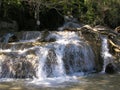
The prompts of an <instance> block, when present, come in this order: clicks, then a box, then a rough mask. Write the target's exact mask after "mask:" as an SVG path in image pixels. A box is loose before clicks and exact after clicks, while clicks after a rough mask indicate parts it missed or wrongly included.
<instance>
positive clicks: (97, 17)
mask: <svg viewBox="0 0 120 90" xmlns="http://www.w3.org/2000/svg"><path fill="white" fill-rule="evenodd" d="M23 1H24V0H3V1H2V3H3V13H4V14H3V16H4V17H9V9H10V8H11V7H13V6H14V7H17V8H21V7H23V9H25V7H24V5H23V4H22V2H23ZM27 2H28V4H29V5H30V7H29V8H32V10H31V11H30V12H33V13H34V16H35V18H36V19H37V18H39V12H41V13H45V12H47V10H49V9H51V8H55V9H56V10H58V11H60V12H61V14H62V15H67V14H68V12H69V14H71V15H73V16H74V17H76V18H79V19H80V21H81V22H83V23H87V24H92V25H97V24H101V25H108V26H111V27H113V28H114V27H116V26H118V25H119V23H120V17H119V15H120V0H28V1H27Z"/></svg>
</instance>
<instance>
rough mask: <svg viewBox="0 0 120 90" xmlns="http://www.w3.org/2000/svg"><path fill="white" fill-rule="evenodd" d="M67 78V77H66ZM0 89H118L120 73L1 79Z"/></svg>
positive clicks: (119, 87) (119, 86)
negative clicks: (40, 79)
mask: <svg viewBox="0 0 120 90" xmlns="http://www.w3.org/2000/svg"><path fill="white" fill-rule="evenodd" d="M67 79H68V78H67ZM0 81H1V82H0V90H119V89H120V74H112V75H108V74H92V75H88V76H81V77H78V78H77V79H75V77H72V79H70V77H69V80H68V81H67V80H62V79H60V78H57V79H55V78H54V79H48V80H46V81H45V80H44V81H39V80H36V81H35V80H34V81H32V80H12V79H1V80H0Z"/></svg>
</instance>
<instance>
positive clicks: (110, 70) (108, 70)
mask: <svg viewBox="0 0 120 90" xmlns="http://www.w3.org/2000/svg"><path fill="white" fill-rule="evenodd" d="M115 71H116V70H115V67H114V66H113V65H112V63H110V64H108V65H107V66H106V69H105V72H106V73H108V74H113V73H115Z"/></svg>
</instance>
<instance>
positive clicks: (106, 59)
mask: <svg viewBox="0 0 120 90" xmlns="http://www.w3.org/2000/svg"><path fill="white" fill-rule="evenodd" d="M102 58H103V69H102V71H101V73H105V70H106V67H107V65H109V64H113V56H112V55H111V54H110V53H109V48H108V39H107V37H106V36H102Z"/></svg>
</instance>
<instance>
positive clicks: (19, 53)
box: [0, 31, 120, 90]
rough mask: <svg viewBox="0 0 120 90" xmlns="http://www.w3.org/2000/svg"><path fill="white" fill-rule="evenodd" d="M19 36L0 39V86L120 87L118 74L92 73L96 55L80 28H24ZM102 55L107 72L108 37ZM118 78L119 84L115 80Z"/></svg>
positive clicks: (34, 89)
mask: <svg viewBox="0 0 120 90" xmlns="http://www.w3.org/2000/svg"><path fill="white" fill-rule="evenodd" d="M46 34H47V35H46ZM22 35H23V36H22ZM43 35H44V36H43ZM17 36H18V37H19V41H18V42H12V43H8V41H9V38H10V37H11V36H9V37H8V36H7V37H6V38H5V41H4V43H0V46H1V47H0V78H1V79H0V90H40V89H41V90H42V89H43V90H61V89H64V90H89V88H91V90H96V89H99V90H106V88H107V87H108V88H107V89H109V90H113V88H116V90H118V87H119V86H118V85H119V82H120V81H119V80H118V81H117V78H118V77H119V74H116V75H106V74H98V75H97V74H91V73H93V72H95V55H94V52H93V50H92V48H91V46H90V45H89V44H88V42H87V41H86V40H85V39H84V38H83V36H82V35H81V34H80V33H79V32H74V31H52V32H49V31H48V32H22V33H20V36H19V34H18V35H17ZM102 57H103V58H104V65H103V70H102V72H105V68H106V65H107V64H109V63H112V56H111V54H110V53H109V50H108V46H107V39H106V38H103V43H102ZM108 60H109V61H108ZM110 60H111V61H110ZM99 81H100V82H99ZM116 81H117V83H118V84H117V85H115V83H114V84H112V83H113V82H116ZM95 84H96V85H95ZM111 84H112V86H110V85H111ZM105 85H106V87H105Z"/></svg>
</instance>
